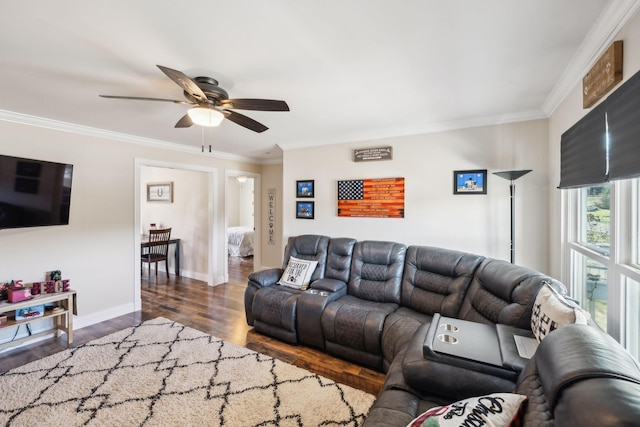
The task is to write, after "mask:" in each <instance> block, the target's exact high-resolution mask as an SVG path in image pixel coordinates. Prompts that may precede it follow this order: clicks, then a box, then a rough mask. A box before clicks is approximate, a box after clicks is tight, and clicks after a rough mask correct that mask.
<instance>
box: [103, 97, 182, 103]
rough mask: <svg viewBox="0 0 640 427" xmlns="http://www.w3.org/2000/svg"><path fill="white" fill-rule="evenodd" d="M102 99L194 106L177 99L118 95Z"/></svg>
mask: <svg viewBox="0 0 640 427" xmlns="http://www.w3.org/2000/svg"><path fill="white" fill-rule="evenodd" d="M100 96H101V97H102V98H113V99H135V100H138V101H162V102H173V103H175V104H185V105H194V103H193V102H189V101H178V100H177V99H164V98H145V97H142V96H118V95H100Z"/></svg>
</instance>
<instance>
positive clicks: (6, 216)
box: [0, 155, 73, 229]
mask: <svg viewBox="0 0 640 427" xmlns="http://www.w3.org/2000/svg"><path fill="white" fill-rule="evenodd" d="M72 175H73V165H68V164H64V163H55V162H47V161H43V160H33V159H24V158H20V157H11V156H3V155H0V229H2V228H21V227H40V226H46V225H66V224H69V209H70V207H71V178H72Z"/></svg>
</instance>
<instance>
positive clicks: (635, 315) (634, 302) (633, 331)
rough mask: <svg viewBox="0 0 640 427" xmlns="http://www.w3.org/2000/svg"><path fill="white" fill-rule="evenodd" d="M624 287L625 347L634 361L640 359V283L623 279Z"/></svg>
mask: <svg viewBox="0 0 640 427" xmlns="http://www.w3.org/2000/svg"><path fill="white" fill-rule="evenodd" d="M625 285H626V286H625V298H624V300H625V303H626V307H625V308H626V312H627V316H626V326H627V328H626V334H625V335H626V337H625V338H626V343H627V345H626V347H627V349H628V350H629V352H630V353H631V354H632V355H633V356H634V357H635V358H636V359H640V310H639V309H638V307H640V283H638V282H637V281H635V280H632V279H629V278H625Z"/></svg>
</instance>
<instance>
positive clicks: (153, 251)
mask: <svg viewBox="0 0 640 427" xmlns="http://www.w3.org/2000/svg"><path fill="white" fill-rule="evenodd" d="M170 239H171V228H164V229H160V230H149V245H148V248H147V250H148V251H147V253H144V254H142V256H141V259H140V261H141V263H140V266H141V267H142V265H143V263H145V262H146V263H148V264H149V280H151V264H152V263H155V267H156V277H157V276H158V262H160V261H164V263H165V266H166V271H167V279H168V278H169V261H168V254H169V240H170Z"/></svg>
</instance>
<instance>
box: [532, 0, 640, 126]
mask: <svg viewBox="0 0 640 427" xmlns="http://www.w3.org/2000/svg"><path fill="white" fill-rule="evenodd" d="M639 9H640V0H612V1H610V2H609V3H608V4H607V6H605V8H604V9H603V11H602V13H601V14H600V16H599V17H598V20H597V21H596V23H595V24H594V25H593V27H591V30H589V32H588V33H587V35H586V36H585V38H584V40H583V41H582V43H581V44H580V47H579V48H578V50H577V51H576V53H575V54H574V56H573V58H572V59H571V61H570V62H569V65H567V67H566V68H565V70H564V72H563V73H562V76H560V79H559V80H558V81H557V82H556V85H555V86H554V88H553V90H552V91H551V93H550V94H549V96H548V97H547V99H546V100H545V102H544V104H543V105H542V110H543V111H544V112H545V114H546V115H547V117H549V116H551V114H553V112H554V111H555V110H556V108H558V106H559V105H560V104H561V103H562V101H563V100H564V99H565V98H566V97H567V96H568V95H569V93H570V92H571V90H573V88H574V87H575V86H576V84H578V83H579V82H582V77H583V76H584V75H585V74H587V72H588V71H589V69H590V68H591V66H593V64H594V63H595V62H596V61H597V60H598V58H599V57H600V55H602V53H603V52H604V51H605V50H606V49H607V47H609V45H610V44H611V43H612V42H613V41H614V39H615V37H616V36H617V34H618V33H619V32H620V30H622V27H624V25H625V24H626V23H627V22H628V21H629V20H630V19H631V18H632V17H633V16H634V15H635V14H636V13H637V12H638V10H639Z"/></svg>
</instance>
